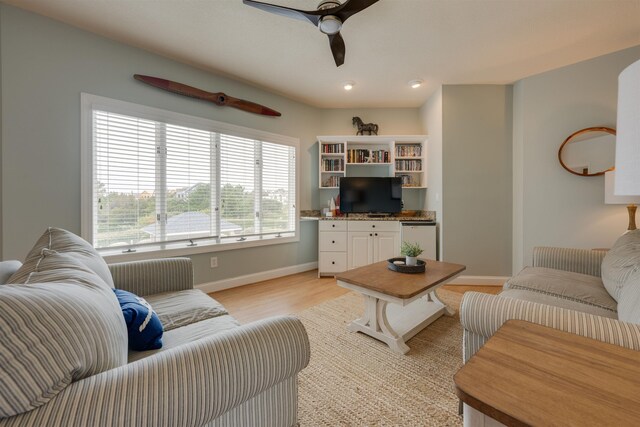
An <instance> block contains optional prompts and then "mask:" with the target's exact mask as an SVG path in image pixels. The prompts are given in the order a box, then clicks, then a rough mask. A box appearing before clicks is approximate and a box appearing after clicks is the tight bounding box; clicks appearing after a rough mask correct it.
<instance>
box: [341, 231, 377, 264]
mask: <svg viewBox="0 0 640 427" xmlns="http://www.w3.org/2000/svg"><path fill="white" fill-rule="evenodd" d="M348 242H349V250H348V252H347V267H348V269H349V270H351V269H352V268H356V267H362V266H363V265H369V264H371V263H373V232H371V233H370V232H368V231H350V232H349V239H348Z"/></svg>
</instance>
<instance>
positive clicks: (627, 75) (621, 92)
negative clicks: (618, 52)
mask: <svg viewBox="0 0 640 427" xmlns="http://www.w3.org/2000/svg"><path fill="white" fill-rule="evenodd" d="M617 127H618V129H617V136H616V169H615V177H614V179H613V181H614V182H613V196H615V198H616V199H618V197H620V196H631V198H626V197H625V198H624V199H625V200H633V197H634V196H640V61H636V62H634V63H633V64H631V65H629V66H628V67H627V68H625V69H624V70H622V73H620V76H619V77H618V124H617ZM606 179H607V178H606V175H605V186H606ZM638 199H640V198H638ZM638 199H636V202H635V203H637V200H638ZM605 200H606V190H605ZM619 200H622V199H619ZM606 203H607V202H606ZM622 203H629V202H627V201H625V202H622ZM635 203H633V202H631V204H630V205H629V207H628V208H629V230H632V229H633V230H635V228H636V226H635V212H636V207H635ZM632 226H633V228H631V227H632Z"/></svg>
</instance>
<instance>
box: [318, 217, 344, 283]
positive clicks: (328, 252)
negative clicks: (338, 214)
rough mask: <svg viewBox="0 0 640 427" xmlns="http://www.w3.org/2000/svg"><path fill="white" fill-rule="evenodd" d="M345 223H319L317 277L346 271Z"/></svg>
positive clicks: (338, 221)
mask: <svg viewBox="0 0 640 427" xmlns="http://www.w3.org/2000/svg"><path fill="white" fill-rule="evenodd" d="M347 247H348V244H347V221H345V220H331V221H325V220H323V221H320V223H319V224H318V277H320V276H321V275H323V274H335V273H340V272H342V271H345V270H346V269H347Z"/></svg>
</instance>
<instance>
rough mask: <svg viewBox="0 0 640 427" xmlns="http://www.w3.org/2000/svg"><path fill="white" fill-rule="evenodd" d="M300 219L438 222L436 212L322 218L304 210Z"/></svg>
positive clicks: (315, 213) (403, 212)
mask: <svg viewBox="0 0 640 427" xmlns="http://www.w3.org/2000/svg"><path fill="white" fill-rule="evenodd" d="M300 219H306V220H320V221H326V220H338V221H344V220H349V221H422V222H433V223H435V221H436V213H435V211H402V212H400V213H399V214H395V215H389V216H384V217H377V216H373V217H372V216H370V215H367V214H349V216H348V217H347V216H346V215H341V216H328V217H325V216H322V214H321V212H320V211H319V210H304V211H300Z"/></svg>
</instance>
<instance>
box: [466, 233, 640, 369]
mask: <svg viewBox="0 0 640 427" xmlns="http://www.w3.org/2000/svg"><path fill="white" fill-rule="evenodd" d="M510 319H517V320H525V321H528V322H532V323H537V324H540V325H543V326H549V327H552V328H555V329H559V330H562V331H565V332H570V333H574V334H577V335H582V336H585V337H589V338H593V339H596V340H599V341H603V342H608V343H611V344H615V345H619V346H622V347H626V348H630V349H633V350H640V230H635V231H631V232H627V233H625V234H624V235H623V236H622V237H620V238H619V239H618V240H617V241H616V243H615V244H614V245H613V246H612V247H611V249H610V250H609V251H605V250H587V249H564V248H548V247H539V248H535V249H534V254H533V266H532V267H526V268H525V269H524V270H522V271H521V272H520V273H518V274H517V275H515V276H514V277H512V278H511V279H510V280H509V281H507V282H506V283H505V285H504V288H503V291H502V292H501V293H500V294H499V295H488V294H483V293H478V292H467V293H465V294H464V297H463V299H462V304H461V308H460V321H461V323H462V326H463V329H464V334H463V358H464V362H465V363H466V362H467V361H468V360H469V358H470V357H471V356H472V355H473V354H474V353H475V352H476V351H478V349H480V347H482V345H483V344H484V343H485V342H486V341H487V340H488V339H489V338H490V337H491V336H492V335H493V334H494V333H495V332H496V331H497V330H498V329H499V328H500V327H501V326H502V325H503V324H504V323H505V322H506V321H507V320H510Z"/></svg>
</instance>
